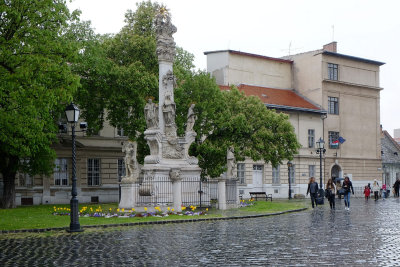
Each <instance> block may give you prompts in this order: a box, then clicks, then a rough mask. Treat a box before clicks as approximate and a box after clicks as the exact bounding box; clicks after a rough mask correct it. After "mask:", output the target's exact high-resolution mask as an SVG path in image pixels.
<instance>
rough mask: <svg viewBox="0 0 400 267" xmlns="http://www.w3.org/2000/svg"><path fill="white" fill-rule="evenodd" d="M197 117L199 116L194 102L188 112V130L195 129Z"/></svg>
mask: <svg viewBox="0 0 400 267" xmlns="http://www.w3.org/2000/svg"><path fill="white" fill-rule="evenodd" d="M196 119H197V116H196V114H195V113H194V104H192V105H190V107H189V110H188V114H187V122H186V132H191V131H193V126H194V123H195V121H196Z"/></svg>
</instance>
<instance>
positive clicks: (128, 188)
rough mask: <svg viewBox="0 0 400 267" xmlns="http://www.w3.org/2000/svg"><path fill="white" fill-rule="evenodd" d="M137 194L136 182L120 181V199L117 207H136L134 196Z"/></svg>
mask: <svg viewBox="0 0 400 267" xmlns="http://www.w3.org/2000/svg"><path fill="white" fill-rule="evenodd" d="M137 194H138V185H137V183H121V201H120V202H119V205H118V207H119V208H120V209H122V208H123V209H132V208H134V207H136V199H135V196H137Z"/></svg>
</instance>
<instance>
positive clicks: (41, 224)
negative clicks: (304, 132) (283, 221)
mask: <svg viewBox="0 0 400 267" xmlns="http://www.w3.org/2000/svg"><path fill="white" fill-rule="evenodd" d="M252 203H253V205H251V206H248V207H242V208H239V209H232V210H228V211H219V210H215V209H212V210H209V211H208V212H207V215H202V216H186V215H183V216H181V215H170V216H168V217H161V218H160V217H144V218H143V217H142V218H116V217H112V218H103V217H99V218H98V217H80V218H79V222H80V224H81V226H83V227H84V226H85V225H99V224H122V223H134V222H144V221H159V220H185V219H196V218H214V217H222V216H231V215H246V214H261V213H273V212H281V211H286V210H293V209H300V208H304V207H307V205H306V204H305V202H304V201H290V202H289V201H273V202H265V201H257V202H252ZM83 206H87V207H88V209H90V208H91V207H92V208H93V210H95V209H96V208H98V207H99V205H86V204H81V205H80V208H81V207H83ZM54 207H56V208H63V207H66V208H69V205H38V206H24V207H17V208H15V209H0V230H18V229H38V228H55V227H68V226H69V223H70V217H69V216H56V215H53V214H52V213H53V211H54ZM101 207H102V209H103V210H108V209H109V208H112V209H116V208H117V204H116V203H114V204H101Z"/></svg>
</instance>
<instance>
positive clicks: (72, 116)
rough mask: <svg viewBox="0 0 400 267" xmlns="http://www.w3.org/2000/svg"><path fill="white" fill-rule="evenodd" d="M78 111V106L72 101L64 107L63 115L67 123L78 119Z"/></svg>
mask: <svg viewBox="0 0 400 267" xmlns="http://www.w3.org/2000/svg"><path fill="white" fill-rule="evenodd" d="M79 113H80V110H79V108H78V107H77V106H76V105H75V104H74V103H72V102H71V104H69V105H68V106H67V107H66V108H65V116H66V117H67V121H68V122H69V123H76V122H77V121H78V120H79Z"/></svg>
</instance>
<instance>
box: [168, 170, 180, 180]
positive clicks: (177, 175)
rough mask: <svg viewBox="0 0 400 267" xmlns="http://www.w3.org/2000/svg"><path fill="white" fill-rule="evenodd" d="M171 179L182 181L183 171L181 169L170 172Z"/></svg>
mask: <svg viewBox="0 0 400 267" xmlns="http://www.w3.org/2000/svg"><path fill="white" fill-rule="evenodd" d="M169 178H170V179H171V181H173V182H175V181H179V180H180V179H181V170H180V169H171V170H170V171H169Z"/></svg>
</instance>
